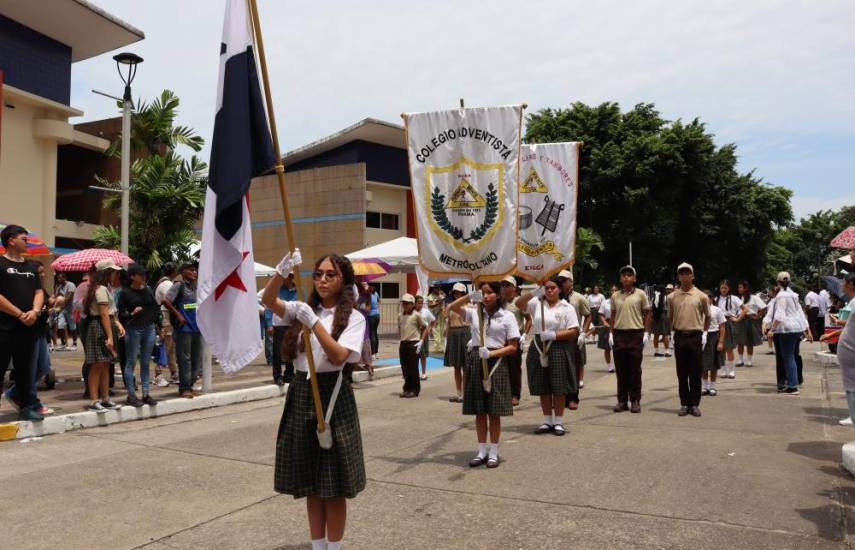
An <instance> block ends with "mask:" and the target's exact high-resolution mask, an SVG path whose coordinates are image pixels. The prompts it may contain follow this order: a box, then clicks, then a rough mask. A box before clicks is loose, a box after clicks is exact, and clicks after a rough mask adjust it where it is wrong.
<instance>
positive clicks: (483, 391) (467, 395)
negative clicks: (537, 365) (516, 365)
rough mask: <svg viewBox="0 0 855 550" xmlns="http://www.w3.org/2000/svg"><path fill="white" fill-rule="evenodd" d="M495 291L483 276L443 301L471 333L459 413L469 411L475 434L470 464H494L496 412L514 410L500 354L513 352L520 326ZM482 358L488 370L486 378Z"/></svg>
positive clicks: (503, 356)
mask: <svg viewBox="0 0 855 550" xmlns="http://www.w3.org/2000/svg"><path fill="white" fill-rule="evenodd" d="M501 293H502V289H501V284H500V283H498V282H489V283H488V282H484V283H481V284H480V285H479V286H478V290H476V291H475V292H473V293H471V294H469V295H468V296H462V297H460V298H458V299H457V300H455V301H454V302H452V303H451V304H450V305H449V306H448V308H449V309H450V310H451V311H453V312H455V313H457V314H458V315H460V316H461V317H464V318H465V319H466V322H467V323H468V324H469V328H470V334H471V338H472V339H471V342H472V351H471V352H470V355H469V361H468V364H467V366H466V376H464V390H463V414H465V415H475V432H476V436H477V438H478V454H476V455H475V457H474V458H472V460H470V461H469V467H470V468H477V467H478V466H481V465H483V464H486V465H487V468H497V467H498V466H499V438H500V437H501V435H502V423H501V417H503V416H512V415H513V414H514V406H513V404H512V403H511V399H512V397H511V378H510V375H509V373H508V365H507V361H506V358H507V357H508V356H510V355H512V354H514V353H516V352H517V345H518V343H519V340H520V329H519V326H518V325H517V320H516V318H515V317H514V314H513V313H511V312H510V311H508V310H506V309H505V308H504V307H502V295H501ZM470 302H471V303H473V304H475V307H474V308H467V307H465V306H466V304H467V303H470ZM482 322H483V332H484V337H483V341H482V337H481V332H482V328H481V327H482V325H481V323H482ZM485 362H486V367H487V372H488V376H487V378H486V379H485V378H484V364H485ZM488 388H489V391H488ZM488 430H489V435H490V443H489V444H488V443H487V433H488Z"/></svg>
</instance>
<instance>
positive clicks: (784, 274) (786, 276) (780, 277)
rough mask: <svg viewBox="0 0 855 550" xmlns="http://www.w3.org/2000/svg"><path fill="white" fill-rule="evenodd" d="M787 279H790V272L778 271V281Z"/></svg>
mask: <svg viewBox="0 0 855 550" xmlns="http://www.w3.org/2000/svg"><path fill="white" fill-rule="evenodd" d="M789 280H790V274H789V273H788V272H786V271H782V272H780V273H778V282H781V281H789Z"/></svg>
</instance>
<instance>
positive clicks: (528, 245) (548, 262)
mask: <svg viewBox="0 0 855 550" xmlns="http://www.w3.org/2000/svg"><path fill="white" fill-rule="evenodd" d="M580 147H581V143H580V142H575V141H574V142H570V143H538V144H536V145H523V146H522V151H521V153H520V178H521V183H520V203H519V243H518V247H517V248H518V255H517V274H518V275H519V276H520V277H522V278H523V279H527V280H529V281H533V282H538V283H539V282H541V281H543V280H545V279H547V278H549V277H551V276H552V275H554V274H556V273H558V272H559V271H561V270H562V269H566V268H568V267H569V266H571V265H573V262H574V261H575V255H574V254H575V248H576V199H577V197H578V189H579V148H580Z"/></svg>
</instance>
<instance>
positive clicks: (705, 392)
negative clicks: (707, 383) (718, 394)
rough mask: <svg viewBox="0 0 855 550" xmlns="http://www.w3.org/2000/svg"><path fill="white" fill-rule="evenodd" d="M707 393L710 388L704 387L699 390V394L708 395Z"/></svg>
mask: <svg viewBox="0 0 855 550" xmlns="http://www.w3.org/2000/svg"><path fill="white" fill-rule="evenodd" d="M709 394H710V390H709V389H707V388H704V389H703V390H701V395H709Z"/></svg>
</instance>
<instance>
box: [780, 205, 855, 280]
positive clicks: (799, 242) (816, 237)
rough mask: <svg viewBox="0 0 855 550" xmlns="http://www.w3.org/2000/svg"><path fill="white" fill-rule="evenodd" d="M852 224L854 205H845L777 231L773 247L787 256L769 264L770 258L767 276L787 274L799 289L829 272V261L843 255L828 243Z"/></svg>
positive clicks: (830, 264) (830, 268)
mask: <svg viewBox="0 0 855 550" xmlns="http://www.w3.org/2000/svg"><path fill="white" fill-rule="evenodd" d="M852 225H855V206H845V207H843V208H841V209H840V210H837V211H833V210H820V211H819V212H816V213H814V214H811V215H810V216H808V217H806V218H802V219H801V220H800V221H799V223H798V224H794V225H791V226H788V227H784V228H781V229H780V230H779V231H778V232H777V233H776V234H775V236H774V239H773V246H780V247H784V248H786V249H787V251H788V252H789V256H788V257H785V258H781V260H784V261H772V258H771V257H770V259H769V266H768V273H769V274H770V275H772V274H774V273H777V272H778V271H781V270H787V271H790V275H791V276H792V277H793V280H794V281H795V282H796V284H797V285H798V286H800V287H801V288H804V287H805V285H807V284H810V283H813V282H814V281H816V280H817V279H818V278H819V277H820V276H822V275H825V274H828V273H831V271H832V261H833V260H834V259H835V258H837V257H839V256H841V255H842V253H843V252H844V251H843V250H839V249H834V248H831V246H830V243H831V240H832V239H834V237H836V236H837V235H838V234H839V233H840V232H841V231H843V230H844V229H846V228H847V227H849V226H852Z"/></svg>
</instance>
